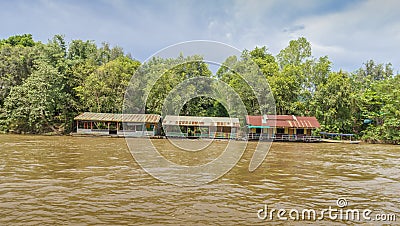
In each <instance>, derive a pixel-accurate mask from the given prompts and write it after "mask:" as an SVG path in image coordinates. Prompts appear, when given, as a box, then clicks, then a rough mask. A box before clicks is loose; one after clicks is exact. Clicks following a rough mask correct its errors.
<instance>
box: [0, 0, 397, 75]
mask: <svg viewBox="0 0 400 226" xmlns="http://www.w3.org/2000/svg"><path fill="white" fill-rule="evenodd" d="M399 9H400V1H397V0H366V1H359V0H260V1H256V0H247V1H246V0H237V1H235V0H232V1H228V0H220V1H218V0H204V1H183V0H163V1H161V0H158V1H145V0H142V1H135V0H97V1H96V0H70V1H62V0H60V1H55V0H54V1H51V0H15V1H7V0H0V39H3V38H7V37H9V36H11V35H16V34H24V33H31V34H32V35H33V37H34V39H35V40H39V41H42V42H47V40H48V39H51V38H52V37H53V36H54V35H55V34H63V35H65V38H66V39H67V40H68V41H70V40H73V39H82V40H95V41H96V43H98V44H100V43H101V42H108V43H110V44H111V45H118V46H121V47H122V48H123V49H124V50H125V51H126V52H129V53H131V55H132V56H133V57H134V58H136V59H138V60H140V61H144V60H145V59H147V58H148V57H150V56H151V55H152V54H154V53H155V52H157V51H159V50H160V49H162V48H165V47H167V46H169V45H172V44H176V43H179V42H183V41H190V40H213V41H219V42H223V43H227V44H229V45H232V46H234V47H236V48H238V49H241V50H242V49H245V48H246V49H253V48H254V47H255V46H267V47H268V48H269V50H270V52H271V53H272V54H274V55H276V54H277V53H278V52H279V50H281V49H283V48H284V47H286V46H287V45H288V42H289V41H290V40H292V39H296V38H298V37H301V36H304V37H306V38H307V39H308V40H309V41H310V42H311V44H312V50H313V55H314V57H319V56H324V55H328V56H329V58H330V60H331V61H332V62H333V69H334V70H339V69H344V70H346V71H350V72H351V71H354V70H356V69H358V68H359V67H361V66H362V63H364V62H366V61H367V60H369V59H373V60H375V61H376V62H379V63H387V62H391V63H392V64H393V66H394V68H395V71H398V70H399V69H400V54H399V50H400V13H398V10H399Z"/></svg>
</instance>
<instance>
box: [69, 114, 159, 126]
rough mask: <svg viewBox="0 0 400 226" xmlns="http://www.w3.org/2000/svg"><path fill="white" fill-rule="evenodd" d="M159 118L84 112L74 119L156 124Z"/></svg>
mask: <svg viewBox="0 0 400 226" xmlns="http://www.w3.org/2000/svg"><path fill="white" fill-rule="evenodd" d="M160 118H161V116H159V115H154V114H113V113H94V112H84V113H82V114H80V115H78V116H76V117H75V118H74V120H82V121H102V122H147V123H158V122H159V121H160Z"/></svg>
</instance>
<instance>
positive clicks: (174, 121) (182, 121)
mask: <svg viewBox="0 0 400 226" xmlns="http://www.w3.org/2000/svg"><path fill="white" fill-rule="evenodd" d="M163 125H184V126H227V127H239V126H240V124H239V119H238V118H229V117H199V116H178V115H167V116H165V118H164V120H163Z"/></svg>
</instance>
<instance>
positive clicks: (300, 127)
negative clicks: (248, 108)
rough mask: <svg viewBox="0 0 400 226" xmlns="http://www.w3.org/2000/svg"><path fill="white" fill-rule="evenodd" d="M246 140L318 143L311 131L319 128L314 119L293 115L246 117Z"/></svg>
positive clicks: (318, 138) (317, 138)
mask: <svg viewBox="0 0 400 226" xmlns="http://www.w3.org/2000/svg"><path fill="white" fill-rule="evenodd" d="M246 124H247V128H248V129H249V133H248V139H260V138H262V139H272V140H289V141H292V140H293V141H297V140H304V141H319V140H320V137H314V136H312V131H313V130H314V129H316V128H319V127H320V124H319V122H318V120H317V119H316V118H315V117H306V116H294V115H260V116H253V115H247V116H246Z"/></svg>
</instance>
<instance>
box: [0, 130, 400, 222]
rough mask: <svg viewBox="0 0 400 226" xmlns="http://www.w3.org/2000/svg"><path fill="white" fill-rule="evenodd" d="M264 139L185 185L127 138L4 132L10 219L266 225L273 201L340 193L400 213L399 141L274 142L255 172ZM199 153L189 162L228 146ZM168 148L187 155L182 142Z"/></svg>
mask: <svg viewBox="0 0 400 226" xmlns="http://www.w3.org/2000/svg"><path fill="white" fill-rule="evenodd" d="M156 142H168V141H166V140H158V141H156ZM255 144H256V143H249V145H248V148H247V150H246V151H245V153H244V155H243V157H242V158H241V160H240V161H239V163H238V165H237V166H235V167H234V168H233V169H232V170H231V171H229V172H228V173H227V174H226V175H225V176H223V177H221V178H219V179H218V180H216V181H214V182H212V183H209V184H206V185H203V186H199V187H178V186H174V185H170V184H166V183H163V182H161V181H159V180H157V179H154V178H153V177H151V176H150V175H148V174H147V173H146V172H145V171H144V170H143V169H141V168H140V167H139V165H138V164H137V163H136V162H135V160H134V159H133V158H132V156H131V154H130V152H129V150H128V148H127V146H126V143H125V140H124V139H116V138H85V137H66V136H65V137H46V136H14V135H0V182H1V185H0V224H1V225H5V224H6V225H9V224H66V223H68V224H207V225H209V224H248V225H253V224H263V225H265V224H267V223H271V222H266V221H261V220H259V219H258V218H257V210H258V209H260V208H262V206H263V205H264V204H268V206H271V207H274V208H285V209H291V208H298V209H301V208H315V209H323V208H327V207H328V206H335V205H336V200H337V199H338V198H346V199H347V201H348V202H349V207H352V208H358V209H363V208H369V209H371V210H374V211H376V212H386V213H394V214H397V216H398V217H399V216H400V201H399V195H398V194H399V190H400V167H399V165H400V147H399V146H389V145H368V144H360V145H348V144H324V143H317V144H306V143H304V144H303V143H274V144H273V145H272V148H271V150H270V152H269V154H268V156H267V159H266V160H265V161H264V163H263V164H262V165H261V167H259V168H258V169H257V170H255V171H254V172H252V173H250V172H249V171H248V166H249V162H250V159H251V156H252V154H253V151H252V149H254V147H255ZM161 145H162V143H161ZM216 145H217V146H218V144H216ZM220 145H222V146H224V145H226V144H224V142H220ZM199 153H200V152H195V153H190V154H195V157H194V158H187V156H185V158H184V162H186V163H187V164H196V163H195V162H201V161H203V160H204V159H207V158H214V156H216V153H217V154H218V150H217V151H215V153H214V152H210V153H209V154H207V153H202V154H199ZM162 154H163V155H164V156H166V157H167V158H171V159H172V160H174V158H176V159H175V160H174V161H176V162H179V152H177V150H172V149H171V150H170V152H168V150H164V151H163V153H162ZM184 155H187V153H185V154H184ZM276 223H277V224H282V223H285V222H282V221H277V222H276ZM286 223H287V222H286ZM289 223H290V224H299V225H301V224H306V223H312V222H293V221H292V222H289ZM327 223H329V224H332V223H336V224H343V223H347V224H352V223H354V222H343V221H337V222H327Z"/></svg>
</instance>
